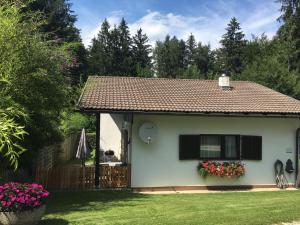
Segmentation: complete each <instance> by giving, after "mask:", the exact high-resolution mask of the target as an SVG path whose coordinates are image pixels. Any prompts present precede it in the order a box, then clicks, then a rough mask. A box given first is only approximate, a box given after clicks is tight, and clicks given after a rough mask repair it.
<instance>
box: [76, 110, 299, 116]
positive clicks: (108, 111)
mask: <svg viewBox="0 0 300 225" xmlns="http://www.w3.org/2000/svg"><path fill="white" fill-rule="evenodd" d="M77 111H79V112H82V113H109V114H128V113H132V114H147V115H174V116H182V115H185V116H221V117H224V116H225V117H277V118H300V113H272V112H269V113H257V112H253V113H251V112H245V113H238V112H237V113H235V112H172V111H145V110H137V111H132V110H109V109H92V108H79V109H77Z"/></svg>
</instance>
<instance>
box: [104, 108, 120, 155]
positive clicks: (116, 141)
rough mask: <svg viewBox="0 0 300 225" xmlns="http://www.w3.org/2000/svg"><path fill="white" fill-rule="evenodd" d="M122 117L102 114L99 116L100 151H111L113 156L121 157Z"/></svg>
mask: <svg viewBox="0 0 300 225" xmlns="http://www.w3.org/2000/svg"><path fill="white" fill-rule="evenodd" d="M122 123H123V115H121V114H107V113H102V114H101V116H100V149H101V150H103V151H108V150H113V151H114V152H115V156H116V157H117V158H118V159H120V156H121V129H122Z"/></svg>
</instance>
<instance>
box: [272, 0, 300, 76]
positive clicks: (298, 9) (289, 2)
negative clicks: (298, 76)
mask: <svg viewBox="0 0 300 225" xmlns="http://www.w3.org/2000/svg"><path fill="white" fill-rule="evenodd" d="M278 2H280V3H281V12H282V15H281V17H280V18H279V19H280V20H281V22H282V25H281V27H280V28H279V30H278V32H277V33H278V38H279V40H280V41H281V42H285V43H286V44H287V49H288V58H289V61H288V65H289V69H291V70H296V71H297V72H298V73H300V0H278Z"/></svg>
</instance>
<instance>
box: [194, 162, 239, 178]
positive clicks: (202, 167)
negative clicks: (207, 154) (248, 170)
mask: <svg viewBox="0 0 300 225" xmlns="http://www.w3.org/2000/svg"><path fill="white" fill-rule="evenodd" d="M198 172H199V174H200V175H201V176H202V177H204V178H205V177H207V176H217V177H228V178H231V177H241V176H243V175H244V174H245V165H244V164H243V163H241V162H236V161H227V162H220V161H203V162H200V163H199V165H198Z"/></svg>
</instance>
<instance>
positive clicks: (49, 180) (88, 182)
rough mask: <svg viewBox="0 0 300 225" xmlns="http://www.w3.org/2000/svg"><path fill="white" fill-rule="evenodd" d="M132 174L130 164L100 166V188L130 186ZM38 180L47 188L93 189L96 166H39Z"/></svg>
mask: <svg viewBox="0 0 300 225" xmlns="http://www.w3.org/2000/svg"><path fill="white" fill-rule="evenodd" d="M130 174H131V171H130V165H128V166H106V165H105V166H104V165H103V166H100V188H107V189H111V188H129V187H130ZM36 182H37V183H39V184H42V185H44V186H45V187H46V188H47V189H93V188H95V184H94V182H95V168H94V167H93V166H86V167H84V168H83V167H81V166H58V167H54V168H51V169H42V168H38V169H37V171H36Z"/></svg>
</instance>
